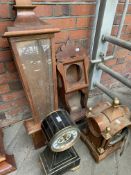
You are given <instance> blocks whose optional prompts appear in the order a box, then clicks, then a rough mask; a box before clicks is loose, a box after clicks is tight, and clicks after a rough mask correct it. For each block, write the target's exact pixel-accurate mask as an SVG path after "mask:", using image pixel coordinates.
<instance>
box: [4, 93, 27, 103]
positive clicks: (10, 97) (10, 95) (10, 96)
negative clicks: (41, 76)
mask: <svg viewBox="0 0 131 175" xmlns="http://www.w3.org/2000/svg"><path fill="white" fill-rule="evenodd" d="M24 96H25V94H24V92H23V91H18V92H12V93H8V94H4V95H1V97H2V100H3V101H4V102H8V101H11V100H16V99H19V98H22V97H24Z"/></svg>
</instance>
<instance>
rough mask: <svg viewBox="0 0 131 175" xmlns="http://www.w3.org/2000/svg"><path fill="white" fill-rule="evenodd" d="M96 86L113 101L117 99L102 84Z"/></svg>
mask: <svg viewBox="0 0 131 175" xmlns="http://www.w3.org/2000/svg"><path fill="white" fill-rule="evenodd" d="M94 86H96V87H97V88H98V89H100V90H101V91H102V92H104V93H105V94H106V95H107V96H109V97H110V98H111V99H113V100H114V99H115V97H116V96H115V94H113V93H112V92H110V91H109V90H108V89H107V88H106V87H105V86H103V85H102V84H101V83H97V82H96V83H95V84H94Z"/></svg>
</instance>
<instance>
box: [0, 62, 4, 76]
mask: <svg viewBox="0 0 131 175" xmlns="http://www.w3.org/2000/svg"><path fill="white" fill-rule="evenodd" d="M4 72H5V67H4V64H3V63H0V74H1V73H4Z"/></svg>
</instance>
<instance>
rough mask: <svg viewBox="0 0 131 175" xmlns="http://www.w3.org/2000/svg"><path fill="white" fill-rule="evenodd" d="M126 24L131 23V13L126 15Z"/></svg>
mask: <svg viewBox="0 0 131 175" xmlns="http://www.w3.org/2000/svg"><path fill="white" fill-rule="evenodd" d="M125 24H129V25H130V24H131V15H126V18H125Z"/></svg>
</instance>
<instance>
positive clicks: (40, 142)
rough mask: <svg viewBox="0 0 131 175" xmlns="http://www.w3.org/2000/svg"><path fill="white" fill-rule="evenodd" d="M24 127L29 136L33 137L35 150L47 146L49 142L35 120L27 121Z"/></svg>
mask: <svg viewBox="0 0 131 175" xmlns="http://www.w3.org/2000/svg"><path fill="white" fill-rule="evenodd" d="M24 126H25V128H26V131H27V133H28V135H31V137H32V139H33V144H34V147H35V149H38V148H41V147H42V146H45V145H46V143H47V141H46V138H45V137H44V134H43V133H42V130H41V124H40V122H39V123H35V122H34V120H33V119H28V120H25V122H24Z"/></svg>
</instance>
